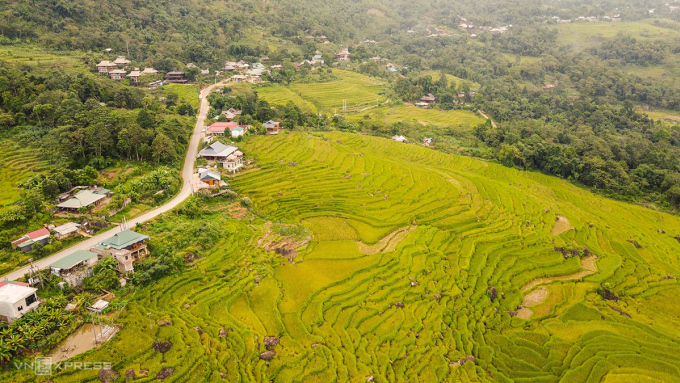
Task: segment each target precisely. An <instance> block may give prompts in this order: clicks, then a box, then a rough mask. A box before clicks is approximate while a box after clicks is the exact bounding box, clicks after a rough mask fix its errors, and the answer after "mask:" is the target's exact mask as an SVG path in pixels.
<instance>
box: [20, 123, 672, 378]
mask: <svg viewBox="0 0 680 383" xmlns="http://www.w3.org/2000/svg"><path fill="white" fill-rule="evenodd" d="M242 147H243V149H244V150H245V151H246V152H248V153H250V155H251V156H253V157H254V158H256V160H257V163H258V170H252V171H249V172H246V173H243V174H240V175H238V176H236V177H235V178H233V179H232V180H231V183H232V185H233V187H234V190H235V191H237V192H238V193H240V194H241V195H243V196H247V197H249V198H250V199H251V200H252V203H253V210H252V211H253V212H254V214H255V215H252V214H251V213H249V212H248V211H247V210H245V209H243V208H242V207H239V206H238V204H232V203H230V200H223V201H219V200H205V201H204V202H199V204H200V205H202V207H203V209H202V211H203V212H202V213H201V214H199V215H198V216H195V215H193V214H194V213H191V214H190V213H189V212H190V211H191V210H190V207H189V206H187V207H186V208H182V209H180V212H179V214H178V215H175V214H173V215H169V216H166V217H164V218H160V219H158V220H157V221H155V222H154V223H152V224H151V225H150V226H149V227H148V229H147V231H146V232H147V233H148V234H149V235H151V237H152V242H151V244H152V245H153V246H157V247H159V248H162V249H164V250H165V251H167V250H170V249H172V250H173V251H176V252H177V253H178V254H180V255H182V254H188V253H191V254H196V255H198V256H199V257H201V260H199V261H198V262H197V263H196V264H195V267H194V268H191V269H188V270H187V271H186V272H184V273H182V274H180V275H178V276H175V277H167V278H164V279H160V280H158V281H157V282H155V283H154V284H152V285H150V286H149V287H146V288H144V289H141V290H139V291H138V292H137V293H136V295H135V297H134V299H133V300H131V301H130V302H129V304H128V306H127V308H126V310H123V311H121V312H120V317H119V321H120V322H121V324H122V330H121V331H120V334H119V335H118V336H117V337H116V338H114V339H113V340H112V341H110V342H108V343H106V344H104V345H103V346H102V348H101V349H100V350H98V351H94V352H92V353H89V354H86V355H82V356H78V357H76V358H75V359H74V360H76V361H97V360H110V361H112V363H113V368H114V369H116V370H117V371H119V372H120V373H121V374H123V373H124V372H125V371H128V370H129V369H134V372H133V373H135V374H138V375H137V376H140V377H141V375H139V374H140V371H141V370H142V369H148V376H149V377H154V376H156V374H158V373H159V371H160V370H161V369H162V368H165V369H167V368H172V369H173V372H172V373H171V375H170V377H171V379H172V380H174V381H184V380H187V379H191V380H195V379H205V380H206V381H219V380H220V379H223V380H226V381H268V380H274V381H281V382H288V381H307V382H310V381H333V380H337V381H348V380H350V381H363V380H364V379H366V377H368V376H372V377H373V379H374V381H379V382H383V381H410V382H416V381H422V382H432V381H455V380H459V381H463V382H472V381H492V380H493V381H527V382H528V381H535V382H538V381H542V382H557V381H562V382H586V381H588V382H590V381H601V380H602V379H603V378H605V377H606V381H607V382H610V381H617V382H623V381H639V380H637V379H638V378H642V377H645V378H653V379H657V380H659V381H665V382H673V381H678V377H679V376H680V373H679V371H678V366H680V347H678V341H679V340H680V339H678V330H679V329H680V322H678V314H680V313H678V312H677V307H676V305H675V304H674V302H675V297H676V296H677V294H678V292H679V287H680V286H678V282H677V280H676V279H675V277H672V276H673V275H678V274H679V271H680V263H678V259H677V257H676V256H674V255H673V254H676V253H677V252H678V250H680V244H679V243H678V241H677V240H676V239H675V238H674V236H676V235H678V234H680V219H679V218H678V217H676V216H671V215H667V214H663V213H659V212H655V211H652V210H648V209H645V208H642V207H637V206H632V205H627V204H624V203H620V202H615V201H612V200H607V199H604V198H602V197H598V196H595V195H593V194H591V193H589V192H586V191H583V190H582V189H578V188H576V187H574V186H571V185H570V184H568V183H567V182H565V181H563V180H560V179H557V178H553V177H549V176H544V175H540V174H537V173H528V172H520V171H517V170H513V169H509V168H506V167H503V166H499V165H495V164H490V163H487V162H483V161H479V160H474V159H470V158H466V157H456V156H451V155H447V154H442V153H439V152H436V151H433V150H430V149H426V148H422V147H418V146H415V145H408V144H400V143H396V142H393V141H390V140H385V139H381V138H375V137H368V136H360V135H352V134H343V133H326V134H323V135H321V134H317V135H311V134H304V133H295V134H285V135H280V136H277V137H257V138H254V139H251V140H248V141H246V142H244V143H243V145H242ZM231 201H233V200H231ZM199 226H200V227H201V228H202V229H201V230H200V231H195V230H196V228H198V227H199ZM192 232H195V233H197V234H198V233H200V234H198V235H194V236H188V234H189V233H192ZM308 236H309V237H308ZM308 241H309V242H308ZM265 249H266V250H271V251H265ZM275 249H278V250H277V251H276V252H274V251H273V250H275ZM277 253H280V254H285V255H287V257H282V256H281V255H279V254H277ZM288 257H290V260H291V261H290V262H289V260H288V259H289V258H288ZM605 298H606V299H605ZM522 306H524V307H522ZM147 313H151V314H149V315H150V317H147ZM116 315H118V314H116ZM149 319H151V321H152V326H153V329H152V331H149V330H148V327H147V326H148V325H149ZM160 324H166V325H164V326H160ZM159 326H160V327H159ZM267 336H275V337H279V338H280V344H278V345H275V346H271V347H270V348H271V349H273V350H274V351H275V356H274V357H273V359H272V360H271V361H265V360H260V359H259V358H258V355H260V353H263V352H264V351H265V350H266V348H265V346H264V345H263V340H264V338H265V337H267ZM159 339H160V340H164V341H168V342H170V343H171V344H172V346H171V348H170V350H169V351H167V350H166V351H167V352H165V353H160V352H157V351H155V350H154V349H153V348H152V345H154V342H157V340H159ZM267 342H269V341H267ZM467 355H471V356H472V357H467ZM465 358H468V359H470V360H472V362H470V361H467V362H466V360H465ZM461 364H462V365H461ZM95 374H96V372H92V371H70V372H68V373H62V374H60V375H57V376H56V378H57V379H59V381H82V380H89V379H93V377H94V376H95ZM22 378H26V379H30V378H31V377H30V376H28V375H25V376H22Z"/></svg>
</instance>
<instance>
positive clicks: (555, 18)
mask: <svg viewBox="0 0 680 383" xmlns="http://www.w3.org/2000/svg"><path fill="white" fill-rule="evenodd" d="M653 11H654V10H652V12H650V13H653ZM550 21H552V22H554V23H557V24H569V23H572V22H588V23H597V22H600V18H599V17H597V16H579V17H577V18H575V19H573V20H572V19H562V18H560V17H559V16H552V17H551V18H550ZM602 21H611V22H613V23H618V22H620V21H621V15H620V14H615V15H612V16H603V17H602Z"/></svg>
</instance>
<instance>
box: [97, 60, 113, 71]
mask: <svg viewBox="0 0 680 383" xmlns="http://www.w3.org/2000/svg"><path fill="white" fill-rule="evenodd" d="M114 69H116V64H114V63H112V62H111V61H107V60H104V61H102V62H100V63H99V64H97V72H99V74H108V73H109V72H111V71H112V70H114Z"/></svg>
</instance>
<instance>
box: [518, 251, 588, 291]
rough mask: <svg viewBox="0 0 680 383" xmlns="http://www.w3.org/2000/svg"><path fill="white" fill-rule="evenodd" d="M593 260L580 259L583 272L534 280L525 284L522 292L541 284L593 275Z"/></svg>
mask: <svg viewBox="0 0 680 383" xmlns="http://www.w3.org/2000/svg"><path fill="white" fill-rule="evenodd" d="M595 258H596V257H595V256H590V257H585V258H581V268H583V270H581V271H579V272H577V273H574V274H569V275H563V276H561V277H552V278H538V279H535V280H533V281H531V282H529V283H527V284H526V285H524V287H522V291H529V290H531V289H532V288H534V287H536V286H538V285H542V284H546V283H550V282H554V281H569V280H572V279H581V278H583V277H585V276H588V275H590V274H593V273H595V272H596V271H597V265H596V264H595Z"/></svg>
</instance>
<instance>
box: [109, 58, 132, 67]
mask: <svg viewBox="0 0 680 383" xmlns="http://www.w3.org/2000/svg"><path fill="white" fill-rule="evenodd" d="M113 63H114V64H116V65H117V66H119V67H122V68H125V67H126V66H128V65H129V64H130V60H128V59H126V58H125V56H118V57H116V59H115V60H113Z"/></svg>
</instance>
